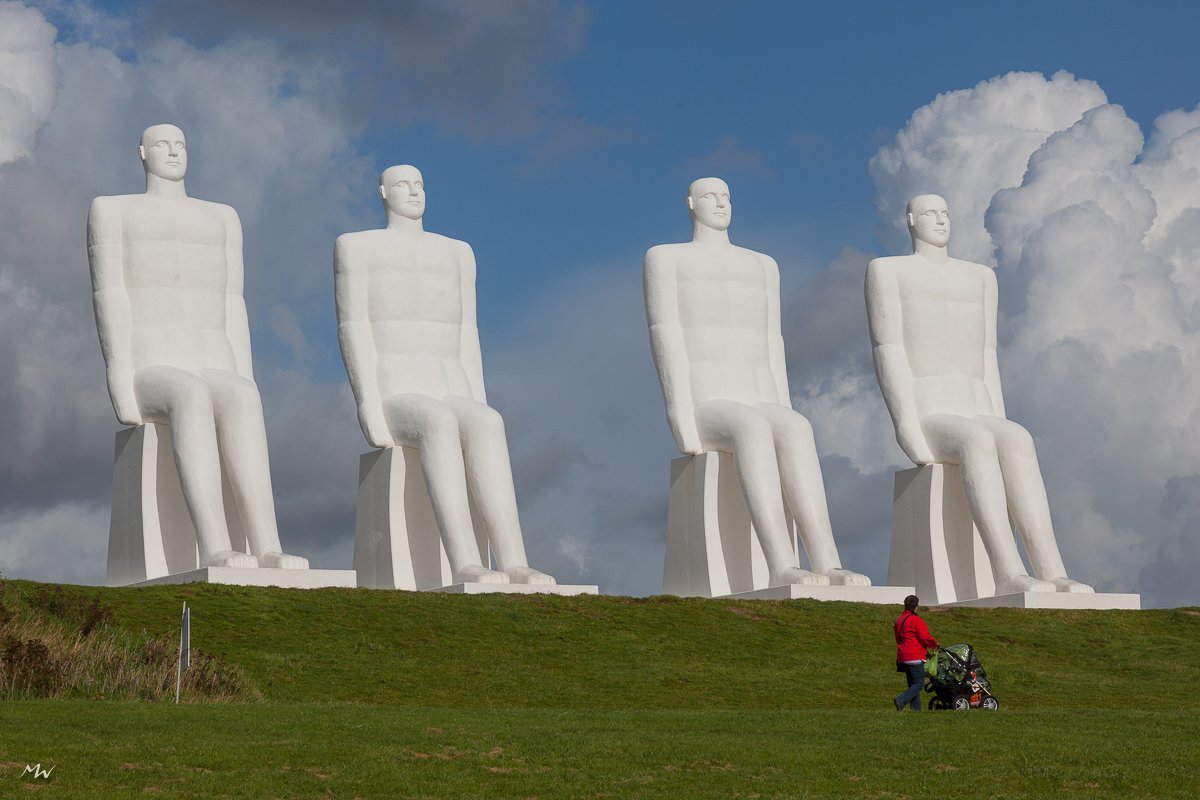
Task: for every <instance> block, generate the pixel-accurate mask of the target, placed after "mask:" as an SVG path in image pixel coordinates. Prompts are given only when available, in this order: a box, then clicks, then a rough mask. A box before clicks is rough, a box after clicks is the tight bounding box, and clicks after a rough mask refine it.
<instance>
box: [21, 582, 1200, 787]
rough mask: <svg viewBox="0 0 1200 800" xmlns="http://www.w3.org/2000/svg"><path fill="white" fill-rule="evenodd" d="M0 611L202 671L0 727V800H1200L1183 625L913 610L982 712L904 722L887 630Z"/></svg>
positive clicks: (760, 605) (824, 621)
mask: <svg viewBox="0 0 1200 800" xmlns="http://www.w3.org/2000/svg"><path fill="white" fill-rule="evenodd" d="M0 597H2V598H3V599H4V606H5V608H6V609H7V611H6V612H4V613H7V614H8V615H9V616H11V617H14V618H19V617H24V618H25V619H26V620H27V621H28V619H30V618H31V617H37V618H38V619H42V620H43V622H42V624H43V625H44V626H53V625H60V626H61V627H63V629H64V630H65V631H66V632H67V633H70V631H71V629H72V628H73V627H77V626H80V625H82V624H84V623H86V621H87V620H88V619H90V618H92V617H95V616H97V614H98V615H99V616H100V617H102V619H100V620H98V621H97V620H93V623H94V624H93V627H94V628H97V629H98V630H99V631H100V632H101V633H103V635H107V636H111V637H116V638H117V639H119V638H121V637H125V638H126V639H127V640H129V641H131V642H146V641H153V640H155V637H160V638H165V637H177V635H178V622H179V610H180V605H181V603H182V601H183V600H187V601H188V604H189V606H191V608H192V609H193V610H192V644H193V647H194V648H197V649H199V650H201V651H204V652H205V653H207V654H210V655H211V656H212V660H211V661H210V662H208V669H209V672H210V677H209V681H208V684H205V685H199V684H197V685H195V686H193V687H189V691H188V692H186V693H185V704H184V705H182V706H180V707H174V706H170V705H168V704H167V703H164V702H140V703H130V702H112V701H109V702H104V703H96V702H83V701H82V698H90V697H95V696H98V692H97V691H96V689H95V685H94V684H88V685H86V686H81V687H77V688H75V689H72V690H70V691H66V692H65V693H64V694H63V695H62V696H65V697H67V698H81V699H79V700H67V701H61V700H60V701H46V700H23V701H10V702H7V703H4V704H0V796H7V795H6V793H5V790H6V786H5V782H6V781H9V780H11V782H12V784H13V785H14V786H18V785H23V786H30V787H33V788H37V784H36V783H35V782H34V780H33V779H31V778H30V777H29V776H28V775H26V776H24V777H20V778H19V777H18V775H19V773H20V772H21V769H20V768H19V767H23V766H24V764H25V763H34V761H42V762H44V763H58V764H60V767H59V768H58V770H57V771H56V772H55V773H54V775H53V776H52V777H51V779H50V780H49V781H48V783H52V784H53V786H43V787H42V788H49V789H52V790H53V792H54V794H53V796H63V797H68V796H70V797H109V796H112V797H126V796H129V794H130V793H131V792H134V793H136V792H139V791H144V790H146V789H147V787H150V788H152V789H153V788H157V789H159V790H160V791H162V792H164V793H165V796H171V797H192V796H195V797H222V796H230V797H234V796H237V797H242V796H246V797H260V796H261V797H310V796H330V797H356V796H357V797H438V798H441V797H542V798H549V797H679V798H687V797H926V796H935V795H937V796H941V797H944V796H946V794H947V793H961V792H962V791H964V790H966V789H970V791H971V794H970V796H972V797H1014V798H1015V797H1057V796H1076V795H1079V796H1087V797H1128V796H1131V795H1136V796H1144V797H1170V796H1178V797H1191V796H1195V794H1196V793H1197V791H1198V789H1197V787H1198V786H1200V778H1198V777H1197V771H1196V766H1195V765H1196V764H1197V763H1200V744H1198V742H1200V713H1197V712H1200V692H1197V690H1196V689H1195V687H1196V686H1197V685H1198V681H1197V679H1198V678H1200V610H1196V609H1175V610H1150V611H1139V612H1129V611H1111V612H1061V611H1019V610H1006V609H950V610H938V609H932V610H929V611H927V612H925V616H926V619H927V620H928V621H929V623H930V627H931V628H932V630H933V633H934V635H935V636H936V637H937V638H938V639H939V640H940V641H942V642H943V643H951V642H958V641H966V642H970V643H972V644H973V645H975V647H976V649H977V650H978V652H979V654H980V658H981V660H982V661H983V664H984V666H985V667H986V668H987V670H988V674H989V676H990V677H991V679H992V682H993V687H994V692H995V694H996V696H997V697H998V698H999V699H1000V701H1001V703H1002V710H1001V711H1000V712H999V713H995V714H989V713H986V712H979V711H976V712H970V713H968V714H957V715H956V714H953V713H950V712H942V713H935V714H924V715H911V714H907V713H906V714H896V713H895V712H894V711H892V710H891V707H890V698H891V697H892V696H894V695H895V694H896V693H897V692H898V691H899V690H900V689H901V688H902V683H903V681H902V679H901V676H899V675H897V674H896V673H895V672H894V671H893V664H892V662H893V659H894V645H893V644H892V641H891V622H892V620H893V619H894V617H895V615H896V613H897V611H898V609H895V608H891V607H878V606H867V605H858V604H849V603H818V602H814V601H792V602H773V601H728V600H722V601H711V600H690V599H679V598H673V597H653V598H645V599H633V598H627V597H575V598H564V597H553V596H536V595H534V596H519V595H484V596H460V595H435V594H414V593H408V592H382V591H370V590H361V589H359V590H339V589H327V590H316V591H301V590H283V589H256V588H243V587H226V586H211V585H191V586H170V587H154V588H149V589H96V588H91V587H61V588H59V587H55V588H54V589H53V591H52V592H51V591H48V590H46V589H45V588H43V587H40V586H39V585H38V584H31V583H26V582H20V581H8V582H6V586H5V587H4V589H3V592H0ZM97 597H98V598H99V600H98V601H97V600H96V598H97ZM48 598H49V599H48ZM45 606H53V607H52V608H44V607H45ZM64 609H65V610H64ZM89 609H100V610H99V611H92V612H90V614H91V617H89V611H88V610H89ZM51 618H53V619H51ZM101 633H97V632H95V631H92V632H90V634H89V635H90V636H92V637H95V636H99V635H101ZM171 677H173V675H172V676H171ZM171 688H173V687H171ZM160 696H161V695H160ZM211 697H218V698H222V697H223V698H227V699H232V700H241V701H245V702H232V703H229V702H222V703H216V704H214V703H212V702H207V701H205V698H211ZM186 701H190V703H189V702H186ZM6 723H8V724H6ZM30 759H32V760H30ZM55 759H58V760H57V761H56V760H55ZM9 773H11V774H9ZM43 783H47V782H46V781H43ZM48 796H50V795H48Z"/></svg>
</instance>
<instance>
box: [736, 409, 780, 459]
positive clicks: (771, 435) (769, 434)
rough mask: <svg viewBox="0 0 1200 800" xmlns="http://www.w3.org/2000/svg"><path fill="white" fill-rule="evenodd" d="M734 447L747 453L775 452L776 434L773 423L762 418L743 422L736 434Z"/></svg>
mask: <svg viewBox="0 0 1200 800" xmlns="http://www.w3.org/2000/svg"><path fill="white" fill-rule="evenodd" d="M734 446H735V447H737V448H738V449H739V450H747V451H765V450H768V449H770V450H774V449H775V432H774V431H773V430H772V429H771V423H769V422H767V421H766V420H765V419H763V418H761V417H753V418H750V419H746V420H743V421H742V422H741V424H739V425H738V427H737V430H736V431H735V433H734Z"/></svg>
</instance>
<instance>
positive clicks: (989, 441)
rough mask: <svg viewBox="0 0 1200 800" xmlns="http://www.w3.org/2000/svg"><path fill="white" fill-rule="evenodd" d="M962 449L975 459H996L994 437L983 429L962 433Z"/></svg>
mask: <svg viewBox="0 0 1200 800" xmlns="http://www.w3.org/2000/svg"><path fill="white" fill-rule="evenodd" d="M963 444H964V449H965V451H966V452H967V453H969V454H971V455H973V456H974V457H975V458H993V459H994V458H995V457H996V437H994V436H993V435H992V434H991V432H990V431H987V430H985V429H983V428H978V429H973V430H969V431H966V432H964V433H963Z"/></svg>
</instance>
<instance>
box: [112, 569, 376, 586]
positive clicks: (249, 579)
mask: <svg viewBox="0 0 1200 800" xmlns="http://www.w3.org/2000/svg"><path fill="white" fill-rule="evenodd" d="M177 583H225V584H230V585H232V586H278V587H281V588H284V589H321V588H325V587H330V586H335V587H341V588H345V589H353V588H354V587H355V586H357V585H358V582H357V581H356V580H355V577H354V570H352V569H275V568H272V567H257V568H254V567H200V568H199V569H192V570H188V571H186V572H177V573H175V574H173V575H162V576H160V577H157V578H151V579H150V580H145V581H138V582H137V583H133V584H130V585H131V586H162V585H164V584H177Z"/></svg>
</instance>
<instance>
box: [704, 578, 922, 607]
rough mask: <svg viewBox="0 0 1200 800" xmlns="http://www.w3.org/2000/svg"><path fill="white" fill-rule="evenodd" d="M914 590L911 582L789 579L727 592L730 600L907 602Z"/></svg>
mask: <svg viewBox="0 0 1200 800" xmlns="http://www.w3.org/2000/svg"><path fill="white" fill-rule="evenodd" d="M912 593H913V588H912V587H911V586H804V585H802V584H797V583H790V584H787V585H785V586H772V587H770V588H767V589H755V590H753V591H749V592H738V593H737V594H731V595H726V597H725V599H731V600H841V601H843V602H846V603H879V604H881V605H897V606H902V605H904V598H905V597H908V596H909V595H910V594H912Z"/></svg>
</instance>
